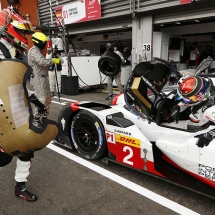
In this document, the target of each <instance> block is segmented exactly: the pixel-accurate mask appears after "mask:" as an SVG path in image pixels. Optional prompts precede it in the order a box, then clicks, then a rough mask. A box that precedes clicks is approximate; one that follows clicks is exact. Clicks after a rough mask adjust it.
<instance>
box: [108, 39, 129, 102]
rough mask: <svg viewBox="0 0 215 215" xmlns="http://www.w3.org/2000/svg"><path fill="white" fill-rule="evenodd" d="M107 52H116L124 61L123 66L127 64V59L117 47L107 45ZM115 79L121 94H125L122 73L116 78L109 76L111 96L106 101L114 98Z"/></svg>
mask: <svg viewBox="0 0 215 215" xmlns="http://www.w3.org/2000/svg"><path fill="white" fill-rule="evenodd" d="M106 48H107V51H114V52H115V53H116V54H118V55H119V56H120V58H121V60H122V65H123V64H124V63H125V59H124V57H123V56H122V53H121V52H120V51H118V50H117V48H116V47H113V45H112V44H111V43H107V45H106ZM114 79H115V82H116V84H117V87H118V89H119V91H120V93H123V86H122V84H121V71H120V72H119V73H118V74H117V75H115V76H113V77H112V76H107V85H108V94H109V96H108V97H107V98H106V100H110V99H111V98H112V97H113V80H114Z"/></svg>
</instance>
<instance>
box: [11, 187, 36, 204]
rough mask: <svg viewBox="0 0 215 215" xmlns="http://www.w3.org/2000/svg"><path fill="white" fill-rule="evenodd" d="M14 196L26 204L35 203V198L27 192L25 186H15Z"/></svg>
mask: <svg viewBox="0 0 215 215" xmlns="http://www.w3.org/2000/svg"><path fill="white" fill-rule="evenodd" d="M14 193H15V196H17V197H20V198H24V199H25V200H26V201H28V202H35V201H36V200H37V196H36V195H34V194H33V193H30V192H28V191H27V189H26V187H25V185H21V186H15V192H14Z"/></svg>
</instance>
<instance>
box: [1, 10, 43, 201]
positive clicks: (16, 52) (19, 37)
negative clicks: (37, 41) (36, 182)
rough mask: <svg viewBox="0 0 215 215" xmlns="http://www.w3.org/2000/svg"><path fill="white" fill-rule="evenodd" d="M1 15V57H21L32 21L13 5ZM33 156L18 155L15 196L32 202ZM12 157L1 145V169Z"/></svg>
mask: <svg viewBox="0 0 215 215" xmlns="http://www.w3.org/2000/svg"><path fill="white" fill-rule="evenodd" d="M0 17H1V19H0V27H1V38H0V57H1V58H2V59H3V58H17V57H18V58H20V56H23V52H25V50H26V49H27V46H28V40H27V39H26V37H25V34H33V33H34V30H33V26H32V24H31V23H30V21H28V20H26V19H25V17H24V16H22V15H21V14H19V13H18V10H17V9H14V8H12V7H10V8H7V9H3V10H2V11H0ZM28 94H29V100H30V102H31V103H33V104H35V106H36V107H37V108H38V113H39V114H40V115H41V116H45V115H46V108H45V106H44V105H43V104H42V103H41V102H40V101H39V100H38V99H37V97H36V96H35V95H34V94H33V93H32V92H30V91H29V92H28ZM33 157H34V154H33V153H29V154H27V155H26V156H22V157H18V159H17V162H16V171H15V181H16V186H15V196H17V197H22V198H24V199H25V200H27V201H30V202H34V201H36V200H37V196H36V195H34V194H33V193H30V192H28V190H27V189H26V185H25V184H26V182H27V177H28V176H29V173H30V172H29V169H30V167H31V158H33ZM12 158H13V156H12V155H9V154H6V153H4V151H3V149H2V148H1V147H0V169H1V168H2V167H3V166H6V165H7V164H9V163H10V162H11V160H12Z"/></svg>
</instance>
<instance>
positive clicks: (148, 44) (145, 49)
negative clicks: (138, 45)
mask: <svg viewBox="0 0 215 215" xmlns="http://www.w3.org/2000/svg"><path fill="white" fill-rule="evenodd" d="M143 51H145V52H151V51H152V46H151V43H147V44H143Z"/></svg>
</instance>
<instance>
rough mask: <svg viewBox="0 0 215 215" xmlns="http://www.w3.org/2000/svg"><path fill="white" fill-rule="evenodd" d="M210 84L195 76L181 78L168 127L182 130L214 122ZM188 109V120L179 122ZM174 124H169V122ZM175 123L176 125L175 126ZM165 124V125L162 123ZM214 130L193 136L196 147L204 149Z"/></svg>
mask: <svg viewBox="0 0 215 215" xmlns="http://www.w3.org/2000/svg"><path fill="white" fill-rule="evenodd" d="M211 88H212V87H211V83H210V81H209V80H208V79H206V78H203V77H199V76H195V77H188V78H182V79H181V80H180V83H179V85H178V89H177V93H176V94H175V95H174V99H175V100H176V102H177V104H176V105H175V106H174V107H173V108H172V109H171V111H170V115H169V122H170V123H169V124H167V125H168V126H173V127H178V128H183V129H184V127H185V126H189V127H190V128H192V127H193V128H195V127H196V126H198V127H204V126H205V125H207V123H209V121H212V122H215V120H214V115H213V113H215V106H214V96H211V92H212V89H211ZM188 108H190V114H189V120H182V121H179V116H180V114H181V113H182V112H183V111H185V110H187V109H188ZM172 120H173V121H174V122H171V121H172ZM175 123H176V124H175ZM163 124H165V123H163ZM214 137H215V130H214V129H212V130H211V131H209V132H206V133H204V134H200V135H197V136H195V138H198V140H197V143H196V144H197V146H198V147H204V146H208V144H209V143H210V142H211V141H212V140H213V139H214Z"/></svg>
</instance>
